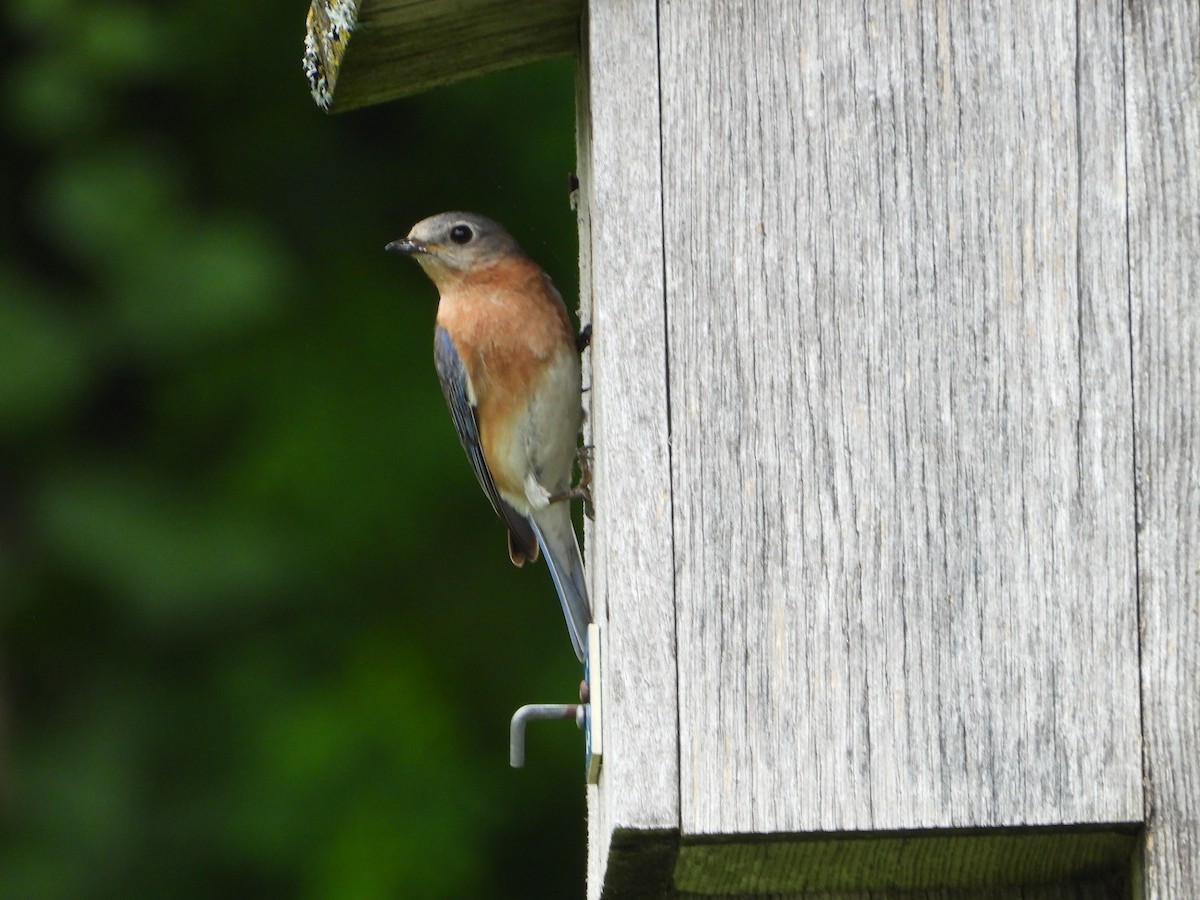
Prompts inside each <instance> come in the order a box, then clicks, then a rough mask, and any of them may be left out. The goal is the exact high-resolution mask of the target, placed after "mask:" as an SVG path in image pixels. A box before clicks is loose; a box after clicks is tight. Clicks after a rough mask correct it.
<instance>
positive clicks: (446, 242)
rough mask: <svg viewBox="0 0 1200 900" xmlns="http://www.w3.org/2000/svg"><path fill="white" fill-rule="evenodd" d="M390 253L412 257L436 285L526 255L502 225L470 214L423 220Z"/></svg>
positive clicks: (394, 243)
mask: <svg viewBox="0 0 1200 900" xmlns="http://www.w3.org/2000/svg"><path fill="white" fill-rule="evenodd" d="M386 249H387V250H388V251H390V252H392V253H402V254H404V255H405V256H411V257H412V258H413V259H415V260H416V261H417V262H418V263H420V264H421V268H422V269H424V270H425V273H426V274H427V275H428V276H429V277H430V278H431V279H433V282H434V283H435V284H439V285H440V284H441V283H442V282H443V281H445V280H449V279H453V278H457V277H461V276H462V275H463V274H465V273H468V272H472V271H477V270H479V269H483V268H486V267H487V266H489V265H491V264H492V263H494V262H496V261H497V260H500V259H503V258H505V257H507V256H510V255H512V254H518V255H522V256H523V255H524V254H523V253H522V252H521V248H520V246H519V245H518V244H517V242H516V241H515V240H513V238H512V236H511V235H510V234H509V233H508V232H507V231H505V230H504V227H503V226H502V225H500V224H499V223H498V222H494V221H492V220H491V219H489V218H488V217H487V216H481V215H478V214H477V213H468V212H447V213H440V214H438V215H436V216H430V217H429V218H428V219H422V220H421V221H420V222H418V223H417V224H416V225H414V226H413V227H412V230H411V231H410V232H409V233H408V236H407V237H402V238H400V239H399V240H395V241H392V242H391V243H390V244H388V245H387V247H386Z"/></svg>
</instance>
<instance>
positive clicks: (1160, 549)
mask: <svg viewBox="0 0 1200 900" xmlns="http://www.w3.org/2000/svg"><path fill="white" fill-rule="evenodd" d="M1125 77H1126V82H1127V89H1126V106H1125V109H1126V119H1127V122H1128V131H1129V133H1128V141H1127V146H1128V148H1129V251H1130V254H1129V255H1130V279H1129V283H1130V293H1131V297H1132V315H1131V321H1132V324H1133V367H1134V382H1133V383H1134V413H1135V417H1136V424H1137V431H1136V438H1135V441H1136V450H1137V502H1138V528H1139V530H1138V583H1139V595H1140V601H1141V618H1142V695H1143V706H1144V710H1145V712H1144V716H1145V748H1146V751H1145V752H1146V785H1147V796H1146V818H1147V822H1148V832H1147V840H1146V850H1145V859H1144V867H1145V881H1144V885H1145V896H1146V897H1148V898H1164V900H1165V898H1176V897H1195V896H1197V893H1198V892H1200V6H1198V5H1197V4H1196V3H1195V2H1194V0H1192V2H1170V0H1166V2H1145V3H1142V2H1131V3H1129V4H1128V8H1127V9H1126V12H1125Z"/></svg>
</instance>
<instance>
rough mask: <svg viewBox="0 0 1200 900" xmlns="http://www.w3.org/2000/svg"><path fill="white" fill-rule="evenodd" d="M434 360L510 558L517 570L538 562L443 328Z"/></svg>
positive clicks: (528, 529)
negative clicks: (499, 485)
mask: <svg viewBox="0 0 1200 900" xmlns="http://www.w3.org/2000/svg"><path fill="white" fill-rule="evenodd" d="M433 360H434V364H435V365H436V366H437V373H438V380H439V381H441V383H442V393H443V394H444V395H445V397H446V405H447V406H449V407H450V417H451V418H452V419H453V420H454V430H455V431H456V432H458V439H459V440H460V441H461V442H462V445H463V449H464V450H465V451H467V460H468V461H469V462H470V463H471V468H472V469H473V470H474V472H475V477H476V478H477V479H479V486H480V487H482V488H483V492H484V493H485V494H487V498H488V500H490V501H491V504H492V509H494V510H495V511H496V515H498V516H500V518H501V519H503V520H504V524H505V525H507V526H508V554H509V557H510V558H511V559H512V561H513V562H514V563H515V564H516V565H518V566H519V565H522V564H524V563H525V562H528V561H532V560H535V559H537V557H538V543H537V538H536V537H535V536H534V533H533V528H532V527H531V526H530V524H529V520H528V519H526V518H525V517H524V516H523V515H521V514H520V513H519V512H517V511H516V510H515V509H513V508H512V507H511V506H509V505H508V504H507V503H505V502H504V498H502V497H501V496H500V492H499V491H498V490H496V482H495V481H493V480H492V473H491V471H490V470H489V469H488V465H487V460H485V459H484V458H483V445H482V444H481V443H480V439H479V420H478V419H477V418H476V415H475V407H474V406H473V405H472V404H471V400H470V394H469V392H468V390H467V370H466V368H465V367H464V366H463V362H462V357H460V356H459V355H458V351H457V350H456V349H455V347H454V341H453V340H451V338H450V334H449V332H447V331H446V329H444V328H442V327H440V326H439V327H438V328H437V329H436V330H435V331H434V336H433Z"/></svg>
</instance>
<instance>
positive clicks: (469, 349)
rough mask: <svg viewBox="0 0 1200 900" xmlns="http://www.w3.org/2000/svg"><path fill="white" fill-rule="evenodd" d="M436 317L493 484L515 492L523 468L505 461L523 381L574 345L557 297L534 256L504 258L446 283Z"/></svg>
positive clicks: (528, 382)
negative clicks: (471, 397) (469, 391)
mask: <svg viewBox="0 0 1200 900" xmlns="http://www.w3.org/2000/svg"><path fill="white" fill-rule="evenodd" d="M437 321H438V324H439V325H441V326H442V327H443V328H445V329H446V331H447V332H449V334H450V338H451V340H453V341H454V345H455V347H456V348H457V349H458V353H459V355H460V356H461V357H462V360H463V365H464V366H465V367H466V370H467V375H468V377H469V378H470V381H471V386H472V388H473V389H474V391H475V402H476V407H477V416H478V419H479V437H480V441H481V443H482V445H483V456H484V459H485V460H486V461H487V464H488V468H489V469H490V470H491V473H492V478H493V480H494V481H495V482H496V487H497V488H499V490H500V491H501V493H504V494H512V495H518V496H519V495H522V494H523V493H524V485H523V484H522V481H523V477H524V473H522V472H519V471H514V470H512V468H511V467H510V466H507V465H505V461H506V460H507V459H508V458H509V457H510V456H511V454H509V453H506V452H505V448H506V447H507V446H508V443H509V440H510V438H511V432H512V426H513V424H514V423H515V422H516V421H517V419H518V418H519V417H520V414H521V413H522V412H523V410H524V408H525V404H526V403H528V396H529V390H530V387H531V386H532V385H534V384H536V383H537V381H538V379H539V377H540V376H541V374H542V372H543V370H544V369H545V367H546V366H547V364H548V363H549V361H550V360H551V359H552V358H553V357H554V355H555V354H556V353H559V352H561V351H562V349H563V347H564V346H566V347H568V348H572V349H573V346H574V344H573V336H572V333H571V326H570V320H569V319H568V318H567V313H566V310H565V309H564V307H563V303H562V300H561V299H560V298H559V296H558V295H557V293H556V292H555V291H554V289H553V287H552V286H551V284H550V281H549V279H548V278H547V277H546V276H545V274H543V272H542V271H541V269H539V268H538V266H537V265H536V264H535V263H533V262H532V261H530V260H528V259H525V258H520V257H517V258H508V259H505V260H501V261H499V262H496V263H494V264H492V265H491V266H488V267H487V268H486V269H483V270H476V271H474V272H472V273H470V274H468V275H465V276H463V277H460V278H458V279H455V280H454V281H453V282H450V283H448V284H445V285H444V286H443V290H442V293H441V302H440V304H439V305H438V316H437Z"/></svg>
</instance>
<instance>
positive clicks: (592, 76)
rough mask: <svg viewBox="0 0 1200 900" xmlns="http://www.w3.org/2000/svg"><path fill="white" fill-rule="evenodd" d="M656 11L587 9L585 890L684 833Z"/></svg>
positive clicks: (583, 92)
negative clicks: (595, 730)
mask: <svg viewBox="0 0 1200 900" xmlns="http://www.w3.org/2000/svg"><path fill="white" fill-rule="evenodd" d="M655 19H656V10H655V4H654V2H653V0H619V2H618V0H604V2H599V3H594V4H592V5H591V7H590V11H589V19H588V21H587V22H586V23H585V27H586V28H587V30H588V32H589V34H590V40H588V41H587V42H586V51H585V52H584V54H583V57H582V59H581V64H580V104H579V107H580V108H579V175H580V253H581V257H582V272H581V279H580V280H581V283H582V284H583V288H582V294H583V303H584V318H585V319H587V318H589V317H590V319H591V322H592V324H593V328H594V332H593V339H592V350H591V373H590V375H591V377H590V384H591V390H590V392H589V394H588V397H589V401H590V408H589V413H588V415H589V426H590V429H591V432H590V433H591V436H592V440H594V442H595V452H594V462H593V470H594V478H595V481H594V484H593V492H594V497H595V508H596V520H595V523H594V527H589V529H588V533H587V563H588V571H589V573H590V574H591V578H592V604H593V607H594V612H595V615H596V620H597V621H598V622H600V623H601V628H602V640H601V644H602V650H603V654H604V685H603V689H604V692H605V693H604V716H605V722H604V729H605V754H604V763H603V768H602V769H601V773H600V783H599V785H598V787H596V788H589V793H588V801H589V802H588V831H589V843H590V844H591V850H590V852H589V894H590V896H592V897H596V896H598V895H599V890H600V887H601V883H602V880H603V878H604V876H605V873H606V870H607V868H608V849H609V846H610V842H611V841H612V838H613V832H614V830H616V831H619V832H623V833H628V832H630V831H634V832H641V833H643V838H644V839H640V840H635V841H633V842H632V844H627V845H625V846H632V848H633V852H632V854H629V855H627V856H626V857H625V858H623V859H621V860H619V861H617V862H616V868H619V867H620V866H622V865H624V866H628V865H631V864H632V865H634V866H635V867H636V866H638V865H639V863H638V862H637V860H639V859H640V860H643V861H644V860H645V859H646V855H645V852H644V851H645V847H646V846H647V840H646V839H648V840H649V843H651V844H654V845H655V846H656V847H663V848H665V850H666V853H665V856H663V855H662V854H659V855H657V856H656V855H654V854H651V856H652V857H653V859H652V860H651V865H652V866H653V867H655V868H657V869H660V870H661V869H662V868H663V867H664V866H666V865H667V864H668V863H669V861H670V860H671V859H672V858H673V851H672V849H671V848H672V846H673V843H674V841H673V839H668V841H667V842H666V843H665V844H664V843H663V841H662V839H661V838H662V836H661V835H658V836H657V838H656V837H655V836H654V835H650V834H646V833H647V832H662V831H666V832H670V833H671V834H672V835H673V834H676V833H677V831H678V827H679V773H678V756H679V753H678V743H677V731H678V721H677V718H676V709H677V706H676V686H675V605H674V604H675V595H674V584H673V577H674V571H673V568H672V555H671V489H670V467H669V460H670V457H669V447H668V443H667V422H668V414H667V360H666V344H665V333H666V332H665V328H666V326H665V323H664V300H663V281H662V278H663V276H662V234H663V226H662V199H661V197H662V193H661V187H660V182H661V174H660V157H659V119H658V105H659V98H658V58H657V52H656V47H655V42H654V40H653V39H652V35H653V34H654V31H655V29H656V27H657V25H656V21H655ZM648 37H649V38H650V39H648ZM607 874H608V875H609V876H610V877H612V876H613V875H614V872H612V871H608V873H607ZM659 874H660V875H661V874H662V873H661V871H660V873H659ZM646 878H647V876H646V875H645V873H638V874H637V876H636V877H635V878H633V879H632V880H633V881H634V882H635V883H639V884H641V885H642V886H643V888H644V886H645V884H646Z"/></svg>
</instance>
